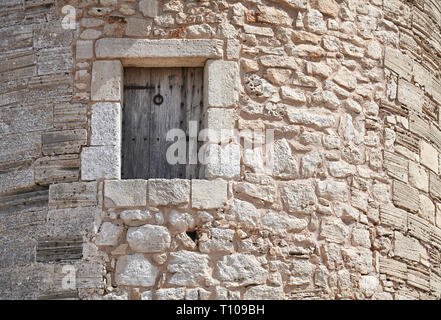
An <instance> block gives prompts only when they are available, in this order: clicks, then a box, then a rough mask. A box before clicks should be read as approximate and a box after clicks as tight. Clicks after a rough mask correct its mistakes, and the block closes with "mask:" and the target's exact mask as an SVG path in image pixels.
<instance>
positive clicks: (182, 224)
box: [168, 210, 195, 233]
mask: <svg viewBox="0 0 441 320" xmlns="http://www.w3.org/2000/svg"><path fill="white" fill-rule="evenodd" d="M168 223H169V224H170V229H171V230H173V231H176V232H178V233H183V232H185V231H187V230H188V229H193V228H194V227H195V220H194V218H193V216H192V215H190V214H188V213H185V212H179V211H176V210H172V211H171V212H170V213H169V214H168Z"/></svg>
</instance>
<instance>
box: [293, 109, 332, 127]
mask: <svg viewBox="0 0 441 320" xmlns="http://www.w3.org/2000/svg"><path fill="white" fill-rule="evenodd" d="M287 116H288V119H289V121H290V122H291V123H294V124H301V125H305V126H315V127H318V128H329V127H332V126H333V125H334V123H335V118H334V116H333V115H332V114H330V113H329V114H328V113H323V112H321V113H318V112H314V111H307V110H306V109H295V108H290V109H288V110H287Z"/></svg>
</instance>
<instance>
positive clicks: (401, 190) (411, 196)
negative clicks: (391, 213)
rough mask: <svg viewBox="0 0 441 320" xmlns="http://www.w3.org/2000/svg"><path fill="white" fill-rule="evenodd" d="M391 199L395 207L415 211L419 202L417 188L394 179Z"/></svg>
mask: <svg viewBox="0 0 441 320" xmlns="http://www.w3.org/2000/svg"><path fill="white" fill-rule="evenodd" d="M392 201H393V202H394V204H395V205H396V206H397V207H400V208H404V209H407V210H410V211H412V212H417V211H418V208H419V203H420V198H419V195H418V190H416V189H414V188H412V187H411V186H409V185H407V184H405V183H403V182H400V181H394V182H393V187H392Z"/></svg>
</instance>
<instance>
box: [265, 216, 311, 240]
mask: <svg viewBox="0 0 441 320" xmlns="http://www.w3.org/2000/svg"><path fill="white" fill-rule="evenodd" d="M261 222H262V226H263V228H264V229H266V230H268V231H269V232H271V233H273V234H277V235H286V234H287V233H289V232H291V231H294V232H299V231H301V230H303V229H305V228H306V227H307V225H308V222H307V221H306V220H305V219H301V218H296V217H292V216H289V215H285V214H283V213H280V212H275V211H270V212H268V213H266V214H265V215H264V216H263V217H262V219H261Z"/></svg>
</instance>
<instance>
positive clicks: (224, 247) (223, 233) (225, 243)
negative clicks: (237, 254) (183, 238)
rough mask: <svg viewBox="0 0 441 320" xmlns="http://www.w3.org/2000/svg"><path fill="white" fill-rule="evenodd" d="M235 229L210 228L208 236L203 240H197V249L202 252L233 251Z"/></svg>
mask: <svg viewBox="0 0 441 320" xmlns="http://www.w3.org/2000/svg"><path fill="white" fill-rule="evenodd" d="M234 234H235V231H234V230H229V229H219V228H211V229H210V238H209V239H206V240H205V241H202V240H199V249H200V251H201V252H202V253H211V252H223V253H233V252H234V245H233V238H234Z"/></svg>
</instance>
